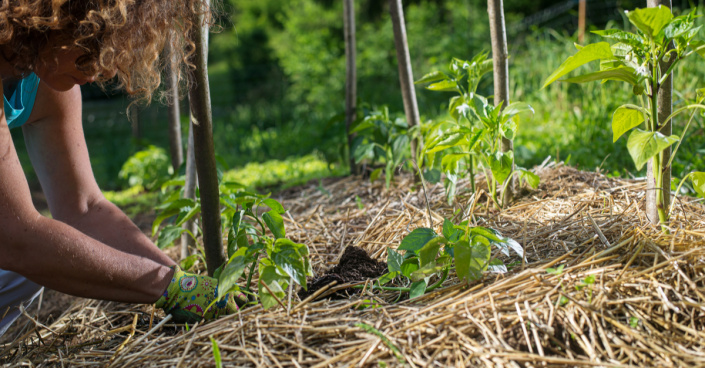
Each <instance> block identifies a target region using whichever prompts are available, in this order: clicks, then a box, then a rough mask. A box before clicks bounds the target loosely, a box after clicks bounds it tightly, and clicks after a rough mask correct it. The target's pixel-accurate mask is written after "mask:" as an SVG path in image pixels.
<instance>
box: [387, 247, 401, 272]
mask: <svg viewBox="0 0 705 368" xmlns="http://www.w3.org/2000/svg"><path fill="white" fill-rule="evenodd" d="M402 263H404V255H403V254H401V253H399V252H397V251H395V250H394V249H392V248H387V268H388V269H389V272H395V271H401V264H402Z"/></svg>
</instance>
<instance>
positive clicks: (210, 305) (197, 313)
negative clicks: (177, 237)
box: [154, 266, 247, 323]
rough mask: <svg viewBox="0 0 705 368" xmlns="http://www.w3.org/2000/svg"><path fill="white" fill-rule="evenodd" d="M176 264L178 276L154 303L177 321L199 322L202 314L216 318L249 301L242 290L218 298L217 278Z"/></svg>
mask: <svg viewBox="0 0 705 368" xmlns="http://www.w3.org/2000/svg"><path fill="white" fill-rule="evenodd" d="M172 268H173V269H174V276H173V277H172V279H171V283H169V286H168V287H167V288H166V290H165V291H164V295H162V297H161V298H159V300H157V302H156V303H155V304H154V306H155V307H157V308H162V309H164V311H165V312H166V313H167V314H171V315H172V316H173V318H174V321H175V322H188V323H195V322H198V321H200V320H201V319H202V318H205V319H206V320H211V319H215V318H218V317H219V316H221V315H227V314H232V313H235V312H237V311H238V309H239V308H240V307H241V306H243V305H244V304H245V303H246V301H247V298H245V295H244V294H242V293H237V295H233V293H229V294H226V295H225V296H224V297H223V298H222V299H221V300H217V297H218V280H217V279H214V278H212V277H208V276H201V275H195V274H192V273H187V272H184V271H182V270H181V269H180V268H179V267H178V266H173V267H172ZM216 300H217V301H216ZM214 301H215V302H214Z"/></svg>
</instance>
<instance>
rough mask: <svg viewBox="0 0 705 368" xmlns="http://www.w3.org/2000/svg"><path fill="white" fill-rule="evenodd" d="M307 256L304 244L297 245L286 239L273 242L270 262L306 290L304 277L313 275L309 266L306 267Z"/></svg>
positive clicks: (306, 248)
mask: <svg viewBox="0 0 705 368" xmlns="http://www.w3.org/2000/svg"><path fill="white" fill-rule="evenodd" d="M302 248H305V249H302ZM307 256H308V247H306V245H304V244H297V243H294V242H293V241H291V240H289V239H286V238H280V239H277V240H275V241H274V249H273V250H272V255H271V258H272V261H273V262H274V264H276V265H277V266H278V267H280V268H281V269H282V270H284V272H286V274H287V275H289V276H291V277H292V278H293V279H294V281H296V283H297V284H299V285H301V287H302V288H303V289H304V290H306V276H312V275H313V272H312V270H311V266H310V264H308V265H307V262H306V259H307V258H308V257H307Z"/></svg>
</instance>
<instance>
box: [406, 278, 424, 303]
mask: <svg viewBox="0 0 705 368" xmlns="http://www.w3.org/2000/svg"><path fill="white" fill-rule="evenodd" d="M424 293H426V280H419V281H416V282H414V283H412V284H411V291H409V299H414V298H416V297H419V296H421V295H424Z"/></svg>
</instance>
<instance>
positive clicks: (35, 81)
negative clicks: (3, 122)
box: [3, 73, 39, 129]
mask: <svg viewBox="0 0 705 368" xmlns="http://www.w3.org/2000/svg"><path fill="white" fill-rule="evenodd" d="M38 87H39V77H37V75H36V74H34V73H31V74H30V75H28V76H27V77H25V78H23V79H21V80H20V81H19V82H17V86H15V90H14V91H12V92H11V93H10V96H9V98H8V96H5V95H4V94H3V100H4V103H5V104H4V106H5V118H6V119H7V125H8V126H9V127H10V129H12V128H17V127H19V126H22V125H23V124H24V123H26V122H27V119H29V115H30V114H31V113H32V108H33V107H34V100H35V99H36V98H37V90H38V89H39V88H38Z"/></svg>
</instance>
